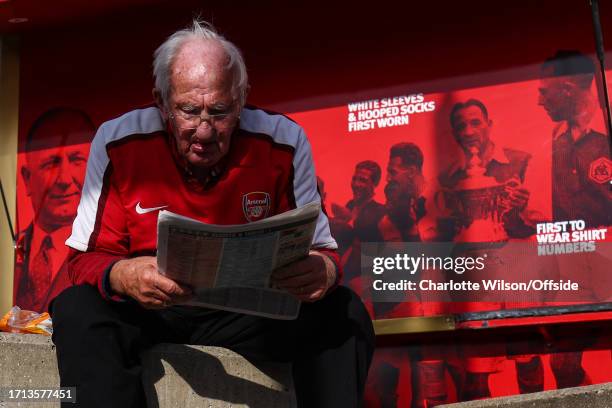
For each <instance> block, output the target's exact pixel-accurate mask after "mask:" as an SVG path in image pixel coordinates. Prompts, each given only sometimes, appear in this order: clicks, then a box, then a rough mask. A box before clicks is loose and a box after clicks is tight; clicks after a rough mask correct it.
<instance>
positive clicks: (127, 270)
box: [109, 256, 192, 309]
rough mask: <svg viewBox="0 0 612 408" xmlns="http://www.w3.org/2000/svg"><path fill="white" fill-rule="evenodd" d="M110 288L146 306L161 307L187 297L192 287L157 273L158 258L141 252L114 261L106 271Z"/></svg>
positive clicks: (184, 299)
mask: <svg viewBox="0 0 612 408" xmlns="http://www.w3.org/2000/svg"><path fill="white" fill-rule="evenodd" d="M109 281H110V286H111V289H112V290H113V291H114V292H115V293H117V294H119V295H124V296H130V297H132V298H134V299H136V301H137V302H138V303H140V304H141V305H142V306H143V307H145V308H147V309H160V308H164V307H167V306H171V305H173V304H176V303H180V302H184V301H186V300H188V299H189V298H190V297H191V295H192V291H191V289H190V288H189V287H188V286H185V285H181V284H179V283H177V282H175V281H173V280H172V279H168V278H166V277H165V276H163V275H162V274H160V273H159V271H158V269H157V259H156V258H155V257H153V256H140V257H137V258H131V259H124V260H121V261H119V262H117V263H115V264H114V265H113V268H112V269H111V271H110V274H109Z"/></svg>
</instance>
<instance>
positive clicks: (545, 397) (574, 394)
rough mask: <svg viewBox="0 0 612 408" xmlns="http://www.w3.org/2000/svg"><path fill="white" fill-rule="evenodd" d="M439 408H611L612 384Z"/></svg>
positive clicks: (462, 403) (448, 405) (440, 407)
mask: <svg viewBox="0 0 612 408" xmlns="http://www.w3.org/2000/svg"><path fill="white" fill-rule="evenodd" d="M438 407H439V408H442V407H444V408H499V407H504V408H578V407H588V408H610V407H612V383H605V384H597V385H588V386H585V387H575V388H565V389H561V390H553V391H544V392H535V393H533V394H523V395H515V396H512V397H503V398H491V399H486V400H478V401H469V402H459V403H456V404H447V405H438Z"/></svg>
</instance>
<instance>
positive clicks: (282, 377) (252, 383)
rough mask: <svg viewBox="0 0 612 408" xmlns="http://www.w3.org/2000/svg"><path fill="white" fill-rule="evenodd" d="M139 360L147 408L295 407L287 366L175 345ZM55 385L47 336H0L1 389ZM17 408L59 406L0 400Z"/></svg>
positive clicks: (159, 348)
mask: <svg viewBox="0 0 612 408" xmlns="http://www.w3.org/2000/svg"><path fill="white" fill-rule="evenodd" d="M141 358H142V363H143V369H144V374H143V384H144V388H145V392H146V394H147V400H148V406H149V407H153V408H170V407H172V408H174V407H176V408H179V407H180V408H196V407H205V408H217V407H219V408H230V407H231V408H238V407H250V408H286V407H295V406H296V400H295V393H294V390H293V380H292V376H291V366H290V365H289V364H275V363H262V362H254V363H253V362H250V361H248V360H247V359H245V358H244V357H242V356H240V355H239V354H236V353H234V352H232V351H230V350H227V349H224V348H219V347H203V346H189V345H178V344H159V345H157V346H155V347H154V348H153V349H151V350H149V351H147V352H145V353H143V355H142V356H141ZM58 386H59V376H58V372H57V360H56V357H55V346H54V345H53V343H52V342H51V339H50V338H49V337H47V336H41V335H35V334H12V333H2V332H0V388H4V387H29V388H49V387H58ZM77 399H78V390H77ZM16 406H20V407H35V408H47V407H58V406H59V403H40V402H39V403H14V402H10V403H9V402H7V401H6V399H4V400H2V399H1V398H0V407H2V408H3V407H7V408H8V407H16Z"/></svg>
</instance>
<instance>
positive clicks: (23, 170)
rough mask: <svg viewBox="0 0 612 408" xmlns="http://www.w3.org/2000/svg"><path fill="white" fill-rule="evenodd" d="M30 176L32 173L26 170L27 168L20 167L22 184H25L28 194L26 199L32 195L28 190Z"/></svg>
mask: <svg viewBox="0 0 612 408" xmlns="http://www.w3.org/2000/svg"><path fill="white" fill-rule="evenodd" d="M31 175H32V173H31V172H30V169H29V168H27V166H21V177H22V178H23V183H24V184H25V188H26V193H27V194H28V197H29V196H31V195H32V192H31V189H30V176H31Z"/></svg>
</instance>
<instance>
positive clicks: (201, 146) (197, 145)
mask: <svg viewBox="0 0 612 408" xmlns="http://www.w3.org/2000/svg"><path fill="white" fill-rule="evenodd" d="M216 146H217V142H206V143H205V142H200V141H197V140H196V141H193V142H192V143H191V151H192V152H194V153H196V154H203V153H208V152H210V151H211V150H214V149H215V148H216Z"/></svg>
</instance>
